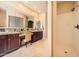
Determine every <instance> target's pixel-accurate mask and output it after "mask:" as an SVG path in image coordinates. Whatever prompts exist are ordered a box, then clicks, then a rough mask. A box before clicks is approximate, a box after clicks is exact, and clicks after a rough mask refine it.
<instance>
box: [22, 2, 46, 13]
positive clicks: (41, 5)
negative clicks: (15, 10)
mask: <svg viewBox="0 0 79 59" xmlns="http://www.w3.org/2000/svg"><path fill="white" fill-rule="evenodd" d="M21 3H22V4H24V5H25V6H27V7H29V8H31V9H32V10H34V11H36V12H39V13H45V12H47V1H21Z"/></svg>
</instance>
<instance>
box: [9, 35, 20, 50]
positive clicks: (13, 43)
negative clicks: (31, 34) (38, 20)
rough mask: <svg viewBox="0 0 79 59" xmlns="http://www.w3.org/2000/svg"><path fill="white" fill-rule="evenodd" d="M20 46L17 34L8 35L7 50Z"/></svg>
mask: <svg viewBox="0 0 79 59" xmlns="http://www.w3.org/2000/svg"><path fill="white" fill-rule="evenodd" d="M19 47H20V42H19V35H18V34H11V35H8V51H12V50H15V49H17V48H19Z"/></svg>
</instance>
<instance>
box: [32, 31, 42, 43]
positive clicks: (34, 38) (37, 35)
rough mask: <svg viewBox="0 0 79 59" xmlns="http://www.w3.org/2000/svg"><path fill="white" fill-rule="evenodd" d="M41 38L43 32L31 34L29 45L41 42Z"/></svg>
mask: <svg viewBox="0 0 79 59" xmlns="http://www.w3.org/2000/svg"><path fill="white" fill-rule="evenodd" d="M42 38H43V31H37V32H33V35H32V36H31V43H33V42H36V41H38V40H41V39H42Z"/></svg>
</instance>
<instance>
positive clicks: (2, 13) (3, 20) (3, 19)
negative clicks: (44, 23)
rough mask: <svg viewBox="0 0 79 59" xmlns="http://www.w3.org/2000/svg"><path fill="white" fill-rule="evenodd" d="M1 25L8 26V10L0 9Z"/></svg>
mask: <svg viewBox="0 0 79 59" xmlns="http://www.w3.org/2000/svg"><path fill="white" fill-rule="evenodd" d="M0 26H2V27H6V11H3V10H0Z"/></svg>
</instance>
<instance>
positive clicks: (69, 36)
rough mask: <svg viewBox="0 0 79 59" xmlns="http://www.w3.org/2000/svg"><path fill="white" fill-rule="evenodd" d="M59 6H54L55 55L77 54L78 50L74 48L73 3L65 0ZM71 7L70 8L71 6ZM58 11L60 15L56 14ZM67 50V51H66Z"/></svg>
mask: <svg viewBox="0 0 79 59" xmlns="http://www.w3.org/2000/svg"><path fill="white" fill-rule="evenodd" d="M61 5H62V7H61V8H59V7H58V8H57V9H56V7H57V6H58V5H57V6H56V5H55V6H53V12H54V14H55V15H53V17H54V18H53V32H54V33H53V37H54V38H53V49H54V56H77V53H76V50H75V49H74V40H75V39H74V37H73V29H74V19H76V18H75V16H74V14H75V13H74V12H72V11H70V10H71V7H72V6H70V5H72V3H70V2H66V3H65V2H64V3H62V4H60V5H59V6H61ZM69 7H70V8H69ZM68 8H69V9H68ZM56 10H57V11H58V13H59V14H58V15H57V14H56ZM65 52H67V53H65Z"/></svg>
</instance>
